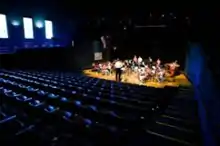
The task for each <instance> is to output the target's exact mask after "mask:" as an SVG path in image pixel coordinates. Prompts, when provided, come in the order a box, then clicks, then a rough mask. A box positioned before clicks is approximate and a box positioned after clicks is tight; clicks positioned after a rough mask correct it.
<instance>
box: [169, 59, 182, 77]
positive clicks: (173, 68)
mask: <svg viewBox="0 0 220 146" xmlns="http://www.w3.org/2000/svg"><path fill="white" fill-rule="evenodd" d="M179 66H180V65H179V64H178V63H177V61H175V62H173V63H171V64H169V68H170V74H171V77H173V76H175V73H176V69H177V67H179Z"/></svg>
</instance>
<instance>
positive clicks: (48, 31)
mask: <svg viewBox="0 0 220 146" xmlns="http://www.w3.org/2000/svg"><path fill="white" fill-rule="evenodd" d="M45 36H46V39H52V38H53V23H52V21H48V20H45Z"/></svg>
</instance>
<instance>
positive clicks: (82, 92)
mask: <svg viewBox="0 0 220 146" xmlns="http://www.w3.org/2000/svg"><path fill="white" fill-rule="evenodd" d="M182 92H183V89H181V88H171V87H165V88H164V89H157V88H151V87H143V86H135V85H131V84H123V83H117V82H113V81H106V80H101V79H96V78H91V77H87V76H83V75H81V74H76V73H61V72H48V71H25V70H1V71H0V96H1V99H2V101H3V104H2V105H1V110H0V113H1V115H2V117H3V119H2V120H1V121H0V124H1V127H2V125H3V126H4V127H3V129H2V131H3V132H4V131H5V132H6V131H7V129H9V127H12V128H11V130H10V132H8V133H10V134H9V135H5V136H4V140H5V141H7V142H8V144H9V142H10V141H9V139H14V140H15V141H19V142H21V143H25V141H27V139H29V138H33V139H35V140H36V144H37V145H44V144H49V145H52V144H56V145H62V144H66V145H68V143H69V145H70V144H78V145H113V144H121V145H137V144H138V145H144V144H147V143H148V144H150V145H154V144H157V145H164V144H169V145H187V144H197V142H198V141H199V140H198V138H197V137H199V135H198V133H199V132H198V131H199V129H198V128H195V127H196V126H197V127H198V125H199V124H198V120H197V119H198V118H197V116H195V115H196V111H193V109H195V108H196V104H195V102H194V101H192V100H190V98H189V99H188V98H187V99H186V98H184V97H180V94H181V95H182V96H183V95H184V96H191V95H185V93H182ZM189 105H190V106H189ZM193 107H195V108H193ZM186 108H187V110H184V109H186ZM6 113H7V114H6ZM188 113H190V114H188ZM6 119H7V120H6ZM180 119H181V120H180ZM21 121H22V122H21ZM21 123H22V124H21ZM161 135H163V136H161ZM164 137H166V138H164ZM104 139H105V140H104ZM106 140H107V141H106ZM163 142H164V143H163ZM29 144H31V142H30V143H29Z"/></svg>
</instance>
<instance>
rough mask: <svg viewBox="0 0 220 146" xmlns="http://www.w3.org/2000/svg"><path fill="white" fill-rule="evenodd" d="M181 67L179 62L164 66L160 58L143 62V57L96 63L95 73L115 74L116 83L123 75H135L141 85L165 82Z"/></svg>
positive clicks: (94, 65)
mask: <svg viewBox="0 0 220 146" xmlns="http://www.w3.org/2000/svg"><path fill="white" fill-rule="evenodd" d="M179 67H180V65H179V64H178V63H177V61H174V62H172V63H167V64H164V65H163V64H162V62H161V60H160V59H159V58H158V59H157V60H156V61H153V59H152V58H151V57H149V58H148V59H147V60H143V59H142V58H141V56H139V57H138V58H137V56H136V55H135V56H134V57H133V59H130V60H125V61H121V60H119V59H117V60H115V61H113V62H105V63H96V64H95V63H94V64H93V71H95V72H97V73H101V74H103V75H112V74H113V73H115V78H116V81H121V75H122V74H125V75H127V76H129V75H135V76H136V77H137V79H138V80H139V82H140V83H145V82H147V81H154V82H163V81H165V80H166V78H167V77H173V76H175V72H176V71H177V69H178V68H179Z"/></svg>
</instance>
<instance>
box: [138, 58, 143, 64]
mask: <svg viewBox="0 0 220 146" xmlns="http://www.w3.org/2000/svg"><path fill="white" fill-rule="evenodd" d="M142 61H143V59H142V58H141V56H139V57H138V65H141V63H142Z"/></svg>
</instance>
